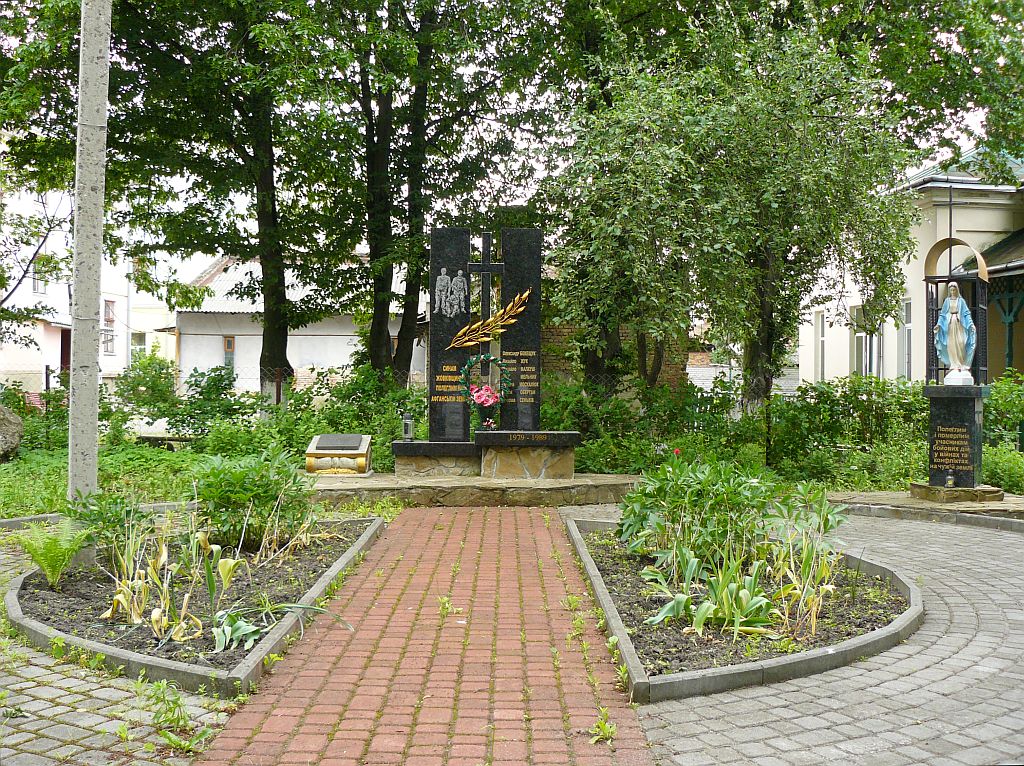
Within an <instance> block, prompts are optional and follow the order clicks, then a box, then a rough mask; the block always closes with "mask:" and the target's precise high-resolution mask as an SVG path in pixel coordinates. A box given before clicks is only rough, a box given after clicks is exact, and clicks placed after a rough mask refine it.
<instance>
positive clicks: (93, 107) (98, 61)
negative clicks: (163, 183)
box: [68, 0, 111, 499]
mask: <svg viewBox="0 0 1024 766" xmlns="http://www.w3.org/2000/svg"><path fill="white" fill-rule="evenodd" d="M110 5H111V0H82V50H81V55H80V57H79V63H78V66H79V69H78V143H77V153H76V156H75V261H74V280H73V281H74V293H73V297H72V303H71V401H70V412H69V418H70V424H69V433H68V498H69V499H72V498H74V497H75V495H76V494H79V493H81V494H83V495H88V494H90V493H92V492H95V491H96V490H97V488H98V480H97V462H98V456H97V452H98V448H99V422H98V420H99V383H100V269H101V267H102V265H103V221H104V192H105V187H106V183H105V182H106V170H107V89H108V84H109V80H110Z"/></svg>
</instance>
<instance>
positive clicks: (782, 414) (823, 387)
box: [769, 375, 928, 465]
mask: <svg viewBox="0 0 1024 766" xmlns="http://www.w3.org/2000/svg"><path fill="white" fill-rule="evenodd" d="M771 419H772V441H771V454H770V456H769V457H770V461H769V462H770V464H771V465H778V464H781V463H782V462H783V461H786V460H789V461H794V460H798V459H799V457H800V456H802V455H805V454H808V453H811V452H814V451H816V450H821V449H826V448H829V447H834V446H836V445H861V446H871V445H874V444H877V443H883V442H888V441H892V440H893V439H897V438H904V437H909V438H924V437H925V433H926V428H927V423H928V402H927V400H926V399H925V397H924V395H923V392H922V386H921V384H919V383H910V382H907V381H906V380H903V379H899V380H889V379H885V378H875V377H871V376H863V375H851V376H850V377H848V378H835V379H833V380H829V381H822V382H818V383H804V384H802V385H801V386H800V387H799V388H798V389H797V391H796V394H795V395H793V396H790V397H782V396H776V397H775V398H774V399H773V400H772V402H771Z"/></svg>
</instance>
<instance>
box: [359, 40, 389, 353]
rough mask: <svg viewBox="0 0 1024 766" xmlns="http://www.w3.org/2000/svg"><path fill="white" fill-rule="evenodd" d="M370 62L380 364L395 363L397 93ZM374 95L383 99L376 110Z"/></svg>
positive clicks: (366, 101) (371, 220)
mask: <svg viewBox="0 0 1024 766" xmlns="http://www.w3.org/2000/svg"><path fill="white" fill-rule="evenodd" d="M369 67H370V62H369V60H368V58H364V60H363V61H362V62H361V65H360V86H361V99H360V101H361V107H362V110H363V118H364V120H365V122H366V136H365V142H364V146H365V153H366V242H367V245H368V246H369V249H370V254H369V261H370V271H371V274H372V279H373V315H372V317H371V319H370V339H369V343H370V348H369V352H370V364H371V366H372V367H373V368H374V369H375V370H381V371H383V370H389V369H391V368H392V350H391V330H390V328H389V326H388V325H389V322H390V319H391V287H392V281H393V279H394V273H395V267H394V262H393V252H392V249H393V244H394V243H393V240H394V232H393V229H392V224H391V212H392V200H391V140H392V130H393V125H392V123H393V119H394V117H393V112H392V104H393V99H394V96H393V93H392V92H391V91H390V90H378V91H377V92H376V94H374V93H372V91H371V89H370V73H369ZM374 101H376V104H377V110H376V114H374Z"/></svg>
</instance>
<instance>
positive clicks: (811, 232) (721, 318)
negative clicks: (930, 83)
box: [552, 25, 913, 401]
mask: <svg viewBox="0 0 1024 766" xmlns="http://www.w3.org/2000/svg"><path fill="white" fill-rule="evenodd" d="M735 32H736V30H735V29H734V28H732V27H730V26H728V25H723V26H715V27H712V28H711V29H710V30H709V31H707V30H699V29H694V30H693V32H692V34H693V39H692V41H691V44H690V46H689V50H690V51H696V50H699V51H702V53H701V55H700V58H699V59H697V58H695V57H692V56H691V57H690V60H689V61H688V62H687V63H686V65H685V67H684V66H681V65H680V63H679V62H678V61H677V60H676V59H673V58H667V59H662V60H661V61H659V62H657V63H656V64H655V65H652V66H648V67H638V66H635V65H627V66H624V67H622V68H618V69H615V70H611V71H610V72H609V80H608V82H609V84H608V88H609V92H610V94H611V99H610V103H611V106H609V107H608V108H606V109H603V110H601V111H599V112H597V113H592V112H591V111H589V110H583V112H582V114H581V116H580V118H579V128H578V130H577V131H576V134H577V135H578V136H579V139H578V141H577V142H576V143H575V144H574V145H573V147H572V148H571V150H570V152H569V156H568V157H567V158H566V168H565V171H564V172H563V173H562V174H561V175H560V176H559V177H558V178H557V179H556V180H555V181H554V182H553V183H552V198H553V200H554V201H555V202H556V205H557V213H556V218H557V219H559V220H563V221H564V232H563V237H562V240H561V246H560V247H559V248H558V249H557V250H556V256H555V257H556V264H557V265H558V266H559V270H560V279H559V281H558V297H559V305H560V306H561V307H562V308H563V311H565V312H566V314H567V316H568V317H569V318H570V319H572V320H573V321H574V322H577V323H579V324H580V325H581V326H582V327H583V328H584V330H585V331H586V332H588V333H592V334H595V335H597V337H596V338H595V339H594V343H595V344H597V343H600V335H599V333H601V332H602V331H603V328H606V327H617V326H619V325H620V324H628V325H630V326H633V327H637V328H638V329H640V330H642V331H645V332H648V333H650V334H651V335H653V336H654V337H655V338H659V339H663V338H665V336H666V334H668V333H671V332H672V331H673V330H675V331H676V332H678V331H679V330H680V329H682V328H685V327H686V325H687V323H688V321H689V319H690V318H691V317H701V318H704V319H707V320H708V321H710V322H711V323H712V324H713V325H714V326H715V327H716V328H718V329H719V330H721V331H725V332H727V333H728V334H729V335H730V336H731V337H733V338H735V339H736V340H738V341H741V342H742V344H743V346H744V349H745V355H744V370H745V387H746V388H745V394H746V396H747V398H748V400H751V401H760V400H762V399H764V398H765V396H767V394H768V392H769V391H770V389H771V384H772V377H773V375H774V374H776V373H777V372H778V369H779V367H780V366H781V364H782V362H783V357H784V354H785V352H786V350H787V348H788V347H789V345H790V344H791V343H792V342H793V341H794V340H795V336H796V332H797V328H798V325H799V321H800V318H801V316H802V313H803V311H804V310H806V308H808V307H809V306H810V305H813V304H814V303H815V298H814V296H815V295H817V296H818V298H817V300H818V301H822V300H825V298H824V296H828V295H835V294H837V293H839V292H841V291H842V288H843V287H844V286H845V284H846V282H847V280H850V281H852V282H853V283H854V284H856V286H857V287H858V288H859V289H860V290H861V292H862V294H863V295H864V297H865V313H866V314H868V315H869V316H871V317H873V318H874V319H875V321H876V322H877V321H881V320H882V319H883V318H885V317H887V316H891V315H893V314H894V312H895V311H896V307H897V302H898V299H899V297H901V296H902V290H903V284H902V275H901V272H900V268H899V265H900V262H901V260H903V259H904V258H906V257H907V256H908V255H909V253H910V252H911V247H912V240H911V237H910V224H911V220H912V210H913V208H912V206H911V203H910V200H909V197H908V195H907V194H906V193H903V192H900V191H898V190H897V187H898V186H899V182H900V180H901V177H902V173H903V171H904V169H905V168H906V167H907V164H908V162H910V154H909V153H908V152H907V151H906V150H905V149H904V147H903V145H902V144H901V142H900V140H899V139H898V137H897V135H896V133H895V131H894V126H893V118H892V117H891V115H890V114H889V113H888V112H887V111H886V110H884V109H881V108H880V99H881V93H882V91H883V90H884V83H882V82H880V81H878V80H873V79H871V78H868V77H863V76H862V77H859V78H852V77H851V76H850V72H849V68H848V67H847V66H846V65H845V62H844V61H843V59H842V58H841V57H840V55H839V54H838V52H837V51H836V50H835V48H834V47H833V46H830V45H828V44H827V43H825V42H823V41H822V40H821V39H820V37H819V36H818V35H816V34H814V33H808V32H805V31H802V30H798V29H791V30H787V31H784V32H779V31H776V30H773V29H770V28H765V29H763V30H761V31H760V32H759V33H757V34H753V35H737V34H736V33H735Z"/></svg>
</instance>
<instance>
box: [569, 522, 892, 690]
mask: <svg viewBox="0 0 1024 766" xmlns="http://www.w3.org/2000/svg"><path fill="white" fill-rule="evenodd" d="M584 539H585V540H586V543H587V550H588V551H589V552H590V555H591V557H593V559H594V563H595V564H596V565H597V568H598V570H599V571H600V572H601V577H602V578H603V579H604V585H605V587H606V588H607V589H608V592H609V593H610V594H611V596H612V600H613V601H614V602H615V608H616V609H617V610H618V612H619V617H621V618H622V622H623V624H624V625H625V626H626V632H627V633H629V637H630V639H631V640H632V642H633V646H634V648H635V649H636V653H637V655H638V656H639V657H640V662H641V663H643V666H644V669H645V670H646V671H647V673H648V675H652V676H654V675H664V674H667V673H683V672H686V671H690V670H703V669H705V668H717V667H724V666H726V665H739V664H742V663H745V662H756V661H758V660H768V659H771V658H772V657H781V656H783V655H787V654H792V653H794V652H801V651H806V650H808V649H815V648H818V647H821V646H829V645H830V644H837V643H839V642H841V641H845V640H846V639H848V638H853V637H854V636H859V635H862V634H864V633H869V632H870V631H872V630H875V629H877V628H881V627H884V626H885V625H888V624H889V623H890V622H892V621H893V620H895V619H896V618H897V617H899V615H900V614H902V613H903V612H904V611H905V610H906V609H907V607H908V606H909V604H908V603H907V600H906V599H905V598H903V596H902V595H901V594H900V593H899V591H897V590H896V589H894V588H893V587H892V586H891V585H890V584H889V583H888V582H887V581H885V580H882V579H880V578H875V577H868V576H867V575H864V574H861V573H859V572H857V571H856V570H852V569H846V568H840V570H839V572H838V574H837V576H836V579H835V581H834V582H835V586H836V590H835V592H834V593H833V594H832V595H831V596H830V597H827V598H826V600H825V603H824V604H823V606H822V609H821V612H820V614H819V616H818V629H817V632H816V633H815V635H814V636H812V637H809V638H807V639H803V640H800V641H796V640H793V639H791V638H782V639H779V640H772V639H770V638H767V637H766V636H745V635H743V634H740V636H739V638H738V639H737V640H736V641H733V637H732V633H728V634H723V633H720V632H719V630H718V629H717V628H716V627H713V626H707V625H706V626H705V628H704V635H703V636H698V635H696V634H694V633H684V632H683V631H684V628H685V627H686V625H685V624H684V623H683V622H682V621H679V620H670V621H667V622H663V623H661V624H660V625H646V624H645V623H644V620H646V619H647V618H649V617H653V616H654V615H655V614H657V612H658V610H659V609H660V608H661V607H662V606H663V605H664V604H665V602H666V599H665V598H663V597H661V596H647V595H645V591H646V590H647V589H648V585H647V583H646V582H645V581H644V579H643V578H642V577H641V576H640V570H642V569H643V568H644V567H645V566H647V565H648V564H652V563H654V562H653V560H652V559H648V558H645V557H642V556H636V555H633V554H631V553H630V552H629V551H628V550H627V548H626V546H625V545H623V544H621V543H620V542H619V541H618V538H617V537H616V535H615V534H614V533H612V532H592V533H590V534H587V535H584Z"/></svg>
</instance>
